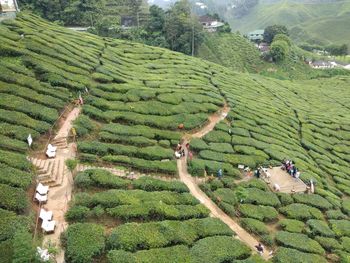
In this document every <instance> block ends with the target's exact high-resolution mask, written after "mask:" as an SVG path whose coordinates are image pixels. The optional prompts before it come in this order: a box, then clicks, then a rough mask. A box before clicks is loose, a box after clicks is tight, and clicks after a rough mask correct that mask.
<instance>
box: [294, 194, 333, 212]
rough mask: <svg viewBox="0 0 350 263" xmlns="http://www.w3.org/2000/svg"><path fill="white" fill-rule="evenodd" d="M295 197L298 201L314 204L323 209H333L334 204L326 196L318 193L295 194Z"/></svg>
mask: <svg viewBox="0 0 350 263" xmlns="http://www.w3.org/2000/svg"><path fill="white" fill-rule="evenodd" d="M293 198H294V200H295V201H296V202H298V203H302V204H306V205H310V206H314V207H317V208H319V209H323V210H327V209H331V208H332V207H333V206H332V204H330V203H329V202H328V201H327V200H326V199H325V198H323V197H322V196H320V195H316V194H313V195H306V194H296V195H294V196H293Z"/></svg>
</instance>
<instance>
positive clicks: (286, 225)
mask: <svg viewBox="0 0 350 263" xmlns="http://www.w3.org/2000/svg"><path fill="white" fill-rule="evenodd" d="M279 226H280V227H281V228H282V229H283V230H284V231H287V232H293V233H301V232H303V230H304V228H305V224H304V222H301V221H298V220H295V219H282V220H281V221H280V222H279Z"/></svg>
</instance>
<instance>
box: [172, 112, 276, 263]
mask: <svg viewBox="0 0 350 263" xmlns="http://www.w3.org/2000/svg"><path fill="white" fill-rule="evenodd" d="M229 111H230V108H228V107H226V106H225V107H224V108H222V110H221V111H219V112H218V113H216V114H214V115H212V116H211V117H210V118H209V122H208V124H207V125H205V126H204V127H203V128H201V129H200V130H198V131H196V132H195V133H193V134H191V135H188V134H186V135H185V136H184V137H183V142H182V148H183V149H185V151H186V144H187V143H189V142H190V140H191V138H201V137H203V136H205V135H206V134H207V133H209V132H210V131H212V130H213V129H214V127H215V126H216V124H218V123H219V122H220V121H222V120H224V119H225V118H226V116H227V114H228V112H229ZM177 168H178V171H179V176H180V179H181V181H182V182H183V183H184V184H186V185H187V187H188V188H189V190H190V192H191V194H192V195H193V196H194V197H195V198H197V199H198V200H199V201H200V202H201V203H202V204H203V205H204V206H206V207H207V208H208V209H209V210H210V212H211V214H212V216H213V217H216V218H218V219H220V220H221V221H222V222H224V223H225V224H226V225H227V226H229V227H230V228H231V229H232V230H233V231H234V232H235V233H236V234H237V237H238V239H239V240H241V241H242V242H244V243H246V244H247V245H248V246H249V247H250V248H251V249H252V250H253V251H256V248H255V246H256V245H258V243H259V241H258V240H257V239H255V237H253V236H252V235H251V234H249V233H248V232H247V231H245V230H244V229H243V228H242V227H241V226H240V225H239V224H238V223H237V222H235V221H234V220H233V219H232V218H231V217H229V216H228V215H227V214H226V213H225V212H223V211H222V210H221V209H220V208H219V207H218V206H217V205H216V204H215V203H214V202H213V201H212V200H211V199H210V198H209V197H208V196H207V195H206V194H205V193H204V192H203V191H202V190H201V189H200V188H199V186H198V184H197V183H196V181H195V179H194V178H193V177H192V176H191V175H190V174H189V173H188V171H187V152H186V154H185V157H182V158H180V159H178V160H177ZM262 257H263V258H264V259H265V260H268V259H269V257H270V255H269V251H267V250H266V249H265V250H264V253H263V254H262Z"/></svg>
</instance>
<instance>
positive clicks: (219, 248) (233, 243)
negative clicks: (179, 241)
mask: <svg viewBox="0 0 350 263" xmlns="http://www.w3.org/2000/svg"><path fill="white" fill-rule="evenodd" d="M250 253H251V251H250V249H249V248H248V247H247V246H246V245H244V244H243V243H241V242H240V241H239V240H237V239H235V238H233V237H228V236H221V237H220V236H217V237H207V238H204V239H201V240H199V241H198V242H196V243H195V244H194V246H193V247H192V248H191V259H192V260H191V262H194V263H197V262H213V263H220V262H230V261H234V260H236V259H246V258H248V257H249V256H250Z"/></svg>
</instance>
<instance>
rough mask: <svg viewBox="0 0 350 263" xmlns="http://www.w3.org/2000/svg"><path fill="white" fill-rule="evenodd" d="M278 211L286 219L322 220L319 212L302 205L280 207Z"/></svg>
mask: <svg viewBox="0 0 350 263" xmlns="http://www.w3.org/2000/svg"><path fill="white" fill-rule="evenodd" d="M279 211H280V212H281V213H282V214H284V215H286V216H287V217H288V218H292V219H297V220H307V219H312V218H314V219H322V213H321V211H320V210H318V209H317V208H314V207H311V206H307V205H304V204H290V205H287V206H284V207H281V208H280V209H279Z"/></svg>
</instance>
